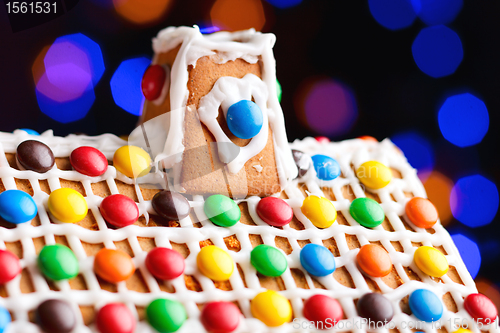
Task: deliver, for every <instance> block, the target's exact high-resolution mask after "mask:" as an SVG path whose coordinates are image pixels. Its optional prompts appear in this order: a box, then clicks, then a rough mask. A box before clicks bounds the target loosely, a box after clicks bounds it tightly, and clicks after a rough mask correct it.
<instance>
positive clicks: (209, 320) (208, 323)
mask: <svg viewBox="0 0 500 333" xmlns="http://www.w3.org/2000/svg"><path fill="white" fill-rule="evenodd" d="M240 316H241V312H240V309H238V307H237V306H236V305H234V304H233V303H231V302H210V303H207V304H206V305H205V307H204V308H203V311H201V323H202V324H203V326H204V327H205V329H206V330H207V331H208V332H210V333H230V332H233V331H234V330H235V329H236V328H238V325H239V324H240Z"/></svg>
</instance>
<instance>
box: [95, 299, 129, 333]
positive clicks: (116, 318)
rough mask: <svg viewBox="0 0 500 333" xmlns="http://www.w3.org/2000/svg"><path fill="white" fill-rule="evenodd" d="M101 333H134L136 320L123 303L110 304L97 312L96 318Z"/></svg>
mask: <svg viewBox="0 0 500 333" xmlns="http://www.w3.org/2000/svg"><path fill="white" fill-rule="evenodd" d="M95 322H96V326H97V329H98V330H99V332H100V333H133V332H134V330H135V326H136V320H135V317H134V315H133V314H132V312H131V311H130V309H129V308H128V307H127V306H126V305H125V304H122V303H109V304H106V305H105V306H103V307H102V308H101V309H100V310H99V312H97V315H96V318H95Z"/></svg>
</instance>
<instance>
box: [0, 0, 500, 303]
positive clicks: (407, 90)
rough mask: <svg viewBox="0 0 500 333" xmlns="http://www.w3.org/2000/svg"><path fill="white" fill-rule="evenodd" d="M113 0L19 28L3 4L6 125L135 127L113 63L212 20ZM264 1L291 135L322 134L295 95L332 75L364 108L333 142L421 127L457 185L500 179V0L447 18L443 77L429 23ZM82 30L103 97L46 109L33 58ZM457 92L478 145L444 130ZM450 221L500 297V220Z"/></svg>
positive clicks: (202, 8) (332, 5)
mask: <svg viewBox="0 0 500 333" xmlns="http://www.w3.org/2000/svg"><path fill="white" fill-rule="evenodd" d="M109 1H110V0H92V1H91V0H80V1H79V3H77V4H76V6H75V7H74V8H73V9H71V10H68V12H67V13H66V14H64V15H62V16H60V17H58V18H56V19H54V20H52V21H50V22H47V23H43V24H41V25H39V26H36V27H33V28H30V29H26V30H23V31H19V32H16V33H13V32H12V29H11V27H10V25H9V19H8V17H7V13H6V10H5V7H4V6H2V7H1V8H0V68H1V71H0V112H1V116H2V118H1V119H0V130H1V131H6V132H10V131H13V130H14V129H16V128H32V129H34V130H37V131H39V132H43V131H45V130H47V129H54V132H55V134H57V135H66V134H69V133H86V134H89V135H95V134H100V133H105V132H111V133H114V134H117V135H124V134H128V133H129V132H130V131H131V130H132V129H133V128H134V126H135V124H136V122H137V117H136V116H134V115H132V114H130V113H127V112H125V111H124V110H123V109H121V108H120V107H119V106H117V105H116V104H115V102H114V101H113V98H112V94H111V88H110V84H109V82H110V80H111V77H112V75H113V73H114V71H115V70H116V68H117V67H118V65H119V64H120V63H121V62H122V61H123V60H125V59H129V58H134V57H139V56H146V57H148V58H151V57H152V54H153V53H152V49H151V38H152V37H154V36H155V35H156V33H157V32H158V31H159V30H160V29H162V28H164V27H166V26H178V25H189V26H191V25H193V24H198V25H200V26H205V25H207V24H209V22H210V9H211V8H212V5H213V3H214V0H207V1H201V0H182V1H181V0H177V1H171V2H172V3H171V7H170V9H169V10H168V11H167V13H166V14H165V15H164V16H163V17H162V18H161V19H160V20H158V21H156V22H149V23H147V24H146V25H137V24H133V23H130V22H128V21H127V20H125V19H123V18H122V17H120V16H119V15H118V14H117V13H116V12H115V10H114V7H113V5H112V3H111V2H109ZM73 2H74V1H73ZM262 5H263V7H264V12H265V15H266V24H265V25H264V27H263V29H262V30H263V31H265V32H272V33H274V34H276V35H277V43H276V45H275V48H274V52H275V57H276V61H277V77H278V79H279V80H280V82H281V85H282V88H283V100H282V107H283V111H284V113H285V119H286V127H287V132H288V138H289V140H290V141H293V140H294V139H296V138H302V137H304V136H317V135H320V133H315V132H314V131H312V130H310V129H309V128H308V127H307V125H306V124H305V122H304V121H303V120H301V119H303V118H301V117H300V114H298V113H300V112H299V109H300V108H299V107H297V104H296V103H297V98H296V96H299V95H300V94H301V93H302V92H301V89H303V86H304V85H303V82H305V81H306V80H307V79H309V78H311V77H316V76H321V77H326V78H333V79H335V80H336V81H338V82H342V83H343V84H345V85H346V86H348V87H350V89H351V90H352V92H353V94H354V97H355V100H356V105H357V110H358V113H359V114H358V118H357V121H356V123H355V124H354V126H353V127H352V128H351V129H350V130H349V132H348V133H346V134H344V135H342V136H332V137H331V139H332V140H342V139H347V138H353V137H357V136H361V135H371V136H374V137H375V138H377V139H378V140H381V139H384V138H386V137H391V136H393V135H395V134H398V133H402V132H403V133H404V132H406V131H414V132H417V133H419V135H421V136H422V137H424V138H425V139H426V140H427V142H428V143H430V145H431V149H430V153H431V154H432V156H433V157H434V159H435V163H434V165H433V167H432V168H433V170H434V171H438V172H440V173H441V174H443V175H445V176H446V177H447V178H448V179H449V180H451V181H452V182H456V181H457V180H458V179H459V178H460V177H463V176H466V175H471V174H480V175H483V176H484V177H486V178H487V179H489V180H491V181H492V182H493V183H495V184H499V181H500V179H499V176H500V171H499V170H500V169H499V154H498V134H497V133H498V131H499V128H498V127H499V114H498V112H497V110H498V109H499V107H500V105H499V104H500V99H499V98H498V94H499V90H500V84H499V77H500V66H499V65H498V61H499V60H500V43H499V41H500V40H499V37H498V35H499V32H500V20H499V19H498V18H499V17H500V2H498V1H472V0H469V1H465V2H464V3H463V8H462V9H461V11H460V13H459V14H458V16H457V17H456V19H454V20H453V22H451V23H449V24H447V26H448V27H450V28H451V29H453V30H454V31H455V32H456V33H457V34H458V35H459V36H460V38H461V41H462V44H463V49H464V57H463V61H462V62H461V64H460V66H459V67H458V69H457V70H456V72H455V73H454V74H452V75H449V76H446V77H443V78H438V79H436V78H432V77H430V76H428V75H426V74H425V73H423V72H422V71H420V70H419V68H418V67H417V65H416V64H415V61H414V60H413V57H412V52H411V47H412V43H413V41H414V39H415V37H416V36H417V34H418V33H419V31H421V29H423V28H424V27H425V26H426V25H425V24H424V23H423V22H422V21H420V20H419V19H418V18H417V19H416V20H415V22H414V23H413V24H412V25H411V26H409V27H407V28H405V29H401V30H397V31H391V30H389V29H386V28H384V27H383V26H381V25H380V24H379V23H377V21H376V20H375V19H374V18H373V16H372V14H371V13H370V10H369V6H368V3H367V1H340V0H323V1H321V0H303V1H302V2H301V3H300V4H298V5H297V6H293V7H290V8H284V9H280V8H276V7H274V6H272V5H271V4H270V3H268V2H266V1H265V0H262ZM74 33H82V34H84V35H85V36H87V37H89V38H90V39H92V40H93V41H95V42H96V43H98V44H99V46H100V47H101V51H102V54H103V58H104V65H105V71H104V74H103V76H102V78H101V79H100V81H99V83H98V84H97V85H95V86H94V92H95V96H96V98H95V102H94V104H93V106H92V108H91V109H90V111H89V112H88V114H87V116H86V117H85V118H84V119H82V120H79V121H76V122H72V123H69V124H61V123H59V122H57V121H55V120H52V119H51V118H49V117H48V116H46V115H44V114H43V113H42V112H41V111H40V108H39V106H38V103H37V99H36V95H35V86H36V84H35V82H34V79H33V75H32V72H31V67H32V65H33V62H34V60H35V58H36V57H37V55H38V54H39V53H40V50H42V48H43V47H45V46H47V45H50V44H51V43H52V42H54V40H55V39H56V38H58V37H61V36H64V35H68V34H74ZM453 92H470V93H472V94H473V95H475V96H476V97H478V98H480V99H481V100H483V101H484V103H485V104H486V106H487V108H488V111H489V117H490V118H489V120H490V124H489V130H488V133H487V134H486V136H485V137H484V139H483V140H482V142H481V143H479V144H477V145H474V146H472V147H468V148H458V147H456V146H454V145H452V144H451V143H449V142H447V141H446V140H445V139H444V138H443V135H442V134H441V131H440V129H439V126H438V122H437V112H438V110H439V108H440V106H441V104H442V103H443V101H444V99H445V98H446V97H447V96H449V95H450V94H452V93H453ZM405 153H411V152H410V151H408V152H406V151H405ZM426 187H427V185H426ZM427 190H428V191H429V192H432V191H433V189H432V188H427ZM497 204H498V201H497ZM447 224H448V225H447V227H448V228H449V230H450V232H451V233H452V234H453V233H462V234H464V235H466V236H467V237H468V238H470V239H471V240H473V241H475V242H476V243H477V245H478V246H479V249H480V250H481V256H482V265H481V269H480V272H479V275H478V277H479V278H481V279H482V280H481V281H482V282H481V283H480V284H479V286H480V289H481V290H482V291H483V292H485V293H487V294H488V295H489V296H490V297H491V298H492V299H494V300H495V301H499V302H500V293H499V292H498V289H497V284H498V283H500V277H499V276H498V275H497V274H496V272H497V270H496V262H498V260H499V258H500V243H499V236H498V235H499V229H500V228H499V225H498V217H496V218H495V219H493V221H492V222H491V223H490V224H488V225H487V226H482V227H477V228H471V227H467V226H465V225H463V224H461V223H460V222H458V221H457V220H455V219H453V218H451V219H450V221H448V223H447Z"/></svg>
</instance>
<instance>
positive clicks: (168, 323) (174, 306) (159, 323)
mask: <svg viewBox="0 0 500 333" xmlns="http://www.w3.org/2000/svg"><path fill="white" fill-rule="evenodd" d="M146 317H147V319H148V322H149V324H150V325H151V326H153V328H154V329H155V330H157V331H158V332H160V333H168V332H175V331H177V330H178V329H179V328H181V326H182V324H184V322H185V321H186V319H187V313H186V309H184V306H183V305H182V304H181V303H180V302H177V301H174V300H170V299H164V298H158V299H155V300H154V301H152V302H151V303H149V305H148V306H147V308H146Z"/></svg>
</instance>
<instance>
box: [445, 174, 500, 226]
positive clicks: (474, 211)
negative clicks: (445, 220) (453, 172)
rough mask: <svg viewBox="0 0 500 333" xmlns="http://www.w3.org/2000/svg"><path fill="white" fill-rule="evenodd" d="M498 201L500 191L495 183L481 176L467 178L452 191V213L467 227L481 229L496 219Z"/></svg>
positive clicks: (462, 179)
mask: <svg viewBox="0 0 500 333" xmlns="http://www.w3.org/2000/svg"><path fill="white" fill-rule="evenodd" d="M498 199H499V198H498V189H497V187H496V185H495V184H494V183H493V182H491V181H490V180H488V179H486V178H485V177H483V176H481V175H472V176H466V177H463V178H460V179H459V180H458V181H457V182H456V183H455V186H453V189H452V190H451V195H450V207H451V212H452V213H453V216H454V217H455V218H456V219H457V220H459V221H460V222H462V223H463V224H465V225H466V226H469V227H471V228H476V227H481V226H484V225H487V224H489V223H491V221H492V220H493V219H494V218H495V215H496V213H497V210H498Z"/></svg>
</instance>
